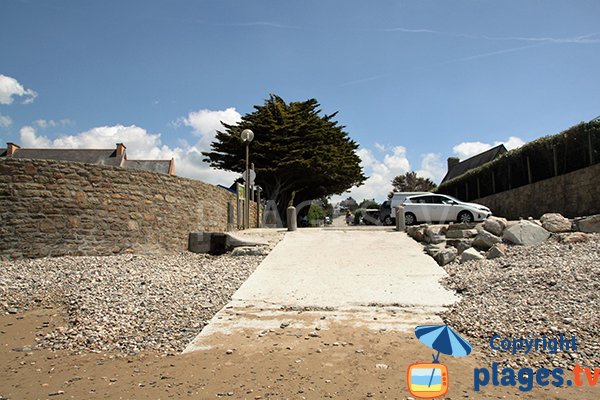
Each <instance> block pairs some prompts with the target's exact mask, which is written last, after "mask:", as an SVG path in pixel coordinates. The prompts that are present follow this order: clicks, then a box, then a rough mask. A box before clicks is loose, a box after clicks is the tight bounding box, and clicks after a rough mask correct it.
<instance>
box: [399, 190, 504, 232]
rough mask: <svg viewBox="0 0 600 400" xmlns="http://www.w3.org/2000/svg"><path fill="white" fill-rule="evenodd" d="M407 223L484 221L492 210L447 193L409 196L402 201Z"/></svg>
mask: <svg viewBox="0 0 600 400" xmlns="http://www.w3.org/2000/svg"><path fill="white" fill-rule="evenodd" d="M402 206H403V207H404V220H405V222H406V225H414V224H417V223H421V222H427V223H429V222H464V223H469V222H475V221H483V220H485V219H486V218H487V217H489V216H490V215H492V212H491V211H490V209H489V208H487V207H486V206H483V205H481V204H477V203H467V202H464V201H460V200H458V199H455V198H454V197H452V196H448V195H445V194H433V193H427V194H421V195H417V196H408V197H406V199H405V200H404V202H403V203H402Z"/></svg>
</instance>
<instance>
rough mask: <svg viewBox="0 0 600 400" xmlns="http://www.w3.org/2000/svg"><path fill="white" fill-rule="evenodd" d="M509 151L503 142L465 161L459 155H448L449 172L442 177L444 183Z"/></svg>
mask: <svg viewBox="0 0 600 400" xmlns="http://www.w3.org/2000/svg"><path fill="white" fill-rule="evenodd" d="M507 151H508V150H506V147H504V145H503V144H500V145H498V146H496V147H492V148H491V149H489V150H486V151H484V152H483V153H479V154H477V155H474V156H473V157H470V158H467V159H466V160H463V161H460V160H459V159H458V157H448V172H446V176H444V179H442V183H444V182H446V181H449V180H450V179H454V178H457V177H459V176H461V175H463V174H465V173H467V172H468V171H469V170H472V169H474V168H477V167H479V166H481V165H483V164H486V163H488V162H490V161H492V160H495V159H496V158H498V157H500V156H501V155H502V154H504V153H506V152H507Z"/></svg>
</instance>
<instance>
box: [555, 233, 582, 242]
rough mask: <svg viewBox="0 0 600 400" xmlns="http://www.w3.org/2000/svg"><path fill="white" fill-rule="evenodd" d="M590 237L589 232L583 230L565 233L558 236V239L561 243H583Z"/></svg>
mask: <svg viewBox="0 0 600 400" xmlns="http://www.w3.org/2000/svg"><path fill="white" fill-rule="evenodd" d="M589 239H590V237H589V236H588V234H587V233H583V232H573V233H564V234H562V235H559V236H558V241H559V242H561V243H582V242H587V241H588V240H589Z"/></svg>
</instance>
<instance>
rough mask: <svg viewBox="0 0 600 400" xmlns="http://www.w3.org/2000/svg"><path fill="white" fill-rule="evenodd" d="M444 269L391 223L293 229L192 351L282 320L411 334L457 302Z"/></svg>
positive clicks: (310, 326)
mask: <svg viewBox="0 0 600 400" xmlns="http://www.w3.org/2000/svg"><path fill="white" fill-rule="evenodd" d="M444 275H445V271H444V269H443V268H440V267H439V266H438V265H437V264H436V263H435V261H433V259H431V258H430V257H429V256H427V255H425V254H424V253H423V250H422V247H421V245H419V244H418V243H416V242H414V241H413V240H412V239H411V238H409V237H408V236H406V234H405V233H401V232H395V231H393V230H391V229H388V228H381V227H373V228H371V229H336V228H324V229H300V230H298V231H295V232H289V233H287V234H286V235H285V237H284V239H283V240H282V241H280V242H279V243H278V245H277V246H276V247H275V249H274V250H273V251H272V252H271V253H270V254H269V255H268V256H267V257H266V258H265V259H264V261H263V262H262V263H261V264H260V265H259V267H258V268H257V269H256V271H255V272H254V273H253V274H252V275H251V276H250V277H249V278H248V280H247V281H246V282H245V283H244V284H243V285H242V286H241V287H240V288H239V289H238V290H237V292H235V293H234V295H233V297H232V300H231V302H230V303H229V304H227V305H226V306H225V307H224V308H223V309H222V310H221V311H219V312H218V313H217V314H216V315H215V316H214V317H213V318H212V320H211V321H210V323H209V324H208V325H207V326H206V327H205V328H204V329H203V330H202V332H201V333H200V334H199V335H198V336H197V337H196V338H195V339H194V340H193V341H192V342H191V343H190V344H189V345H188V347H187V348H186V349H185V352H191V351H195V350H202V349H208V348H211V347H214V346H217V345H219V344H221V345H222V342H223V341H224V340H225V341H226V340H227V337H228V336H230V335H245V337H250V336H251V335H254V334H256V335H258V336H260V333H261V332H267V331H268V330H269V329H281V327H282V326H284V327H287V326H294V327H296V328H306V329H311V330H312V329H315V327H316V328H317V329H328V327H329V326H330V324H332V323H334V322H335V323H340V322H342V323H343V324H344V325H345V326H356V327H361V328H365V327H366V328H368V329H374V330H381V329H385V330H398V331H404V332H406V331H412V330H413V329H414V327H415V326H416V325H421V324H434V323H441V320H440V318H439V317H438V316H437V315H436V313H437V312H439V311H442V310H443V309H444V307H445V306H447V305H449V304H452V303H453V302H454V301H456V300H457V298H456V296H455V295H454V294H453V293H452V292H450V291H448V290H446V289H444V288H443V287H442V286H441V284H440V283H439V280H440V279H441V278H442V277H443V276H444Z"/></svg>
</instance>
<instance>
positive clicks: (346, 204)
mask: <svg viewBox="0 0 600 400" xmlns="http://www.w3.org/2000/svg"><path fill="white" fill-rule="evenodd" d="M340 208H342V209H344V210H350V211H352V212H354V210H356V209H357V208H358V203H357V202H356V200H354V199H353V198H352V196H350V197H348V198H347V199H346V200H342V201H340Z"/></svg>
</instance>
